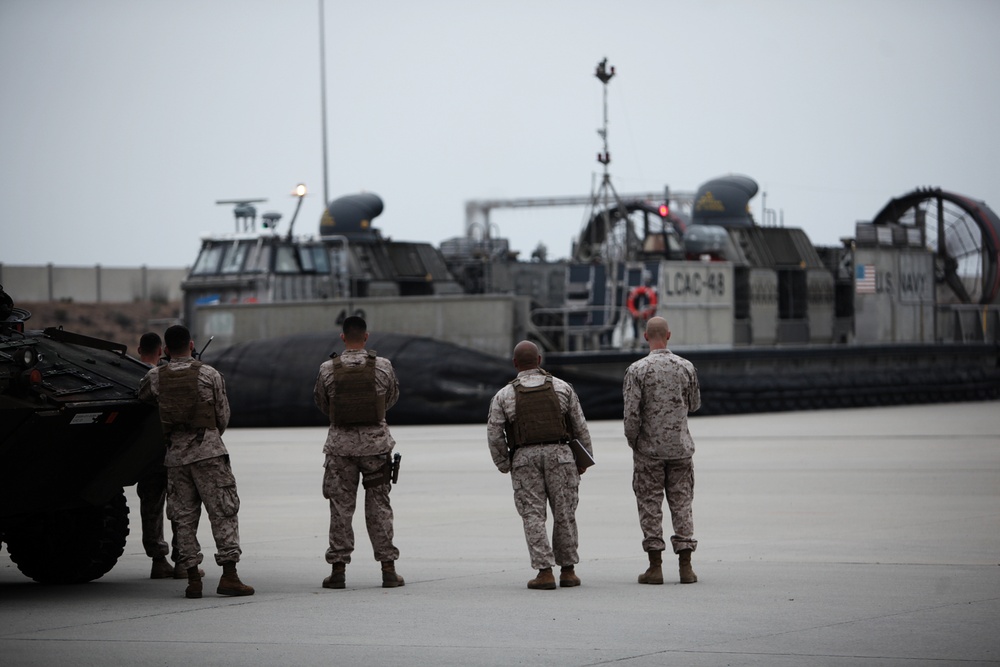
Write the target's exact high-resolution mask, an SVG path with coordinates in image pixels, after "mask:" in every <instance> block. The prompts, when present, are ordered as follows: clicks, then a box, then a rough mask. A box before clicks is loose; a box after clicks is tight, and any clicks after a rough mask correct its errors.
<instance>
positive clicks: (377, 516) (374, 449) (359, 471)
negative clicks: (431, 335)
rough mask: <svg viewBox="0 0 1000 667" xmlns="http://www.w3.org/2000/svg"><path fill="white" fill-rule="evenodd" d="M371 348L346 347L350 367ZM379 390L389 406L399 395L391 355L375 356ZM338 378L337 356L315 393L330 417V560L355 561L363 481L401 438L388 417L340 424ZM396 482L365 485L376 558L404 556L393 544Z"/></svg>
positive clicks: (326, 482)
mask: <svg viewBox="0 0 1000 667" xmlns="http://www.w3.org/2000/svg"><path fill="white" fill-rule="evenodd" d="M367 358H368V351H367V350H364V349H360V350H345V351H344V352H343V354H341V355H339V359H340V360H341V361H342V362H343V364H344V366H347V367H356V366H360V365H362V364H364V363H365V362H366V361H367ZM375 385H376V392H377V393H378V394H379V395H381V396H384V399H385V409H386V410H388V409H389V408H391V407H392V406H393V405H394V404H395V403H396V400H397V399H398V398H399V382H398V380H397V379H396V372H395V371H394V370H393V368H392V363H391V362H390V361H389V360H388V359H386V358H385V357H377V358H376V359H375ZM335 396H336V382H335V380H334V360H332V359H331V360H330V361H325V362H323V364H322V365H320V367H319V373H318V375H317V377H316V386H315V388H314V390H313V398H314V400H315V401H316V406H317V407H318V408H319V409H320V410H321V411H322V412H323V414H325V415H326V416H328V417H329V418H330V430H329V431H328V432H327V436H326V444H325V445H324V446H323V453H324V454H326V461H325V463H324V468H325V472H324V474H323V497H324V498H327V499H328V500H329V501H330V547H329V548H328V549H327V550H326V562H327V563H331V564H333V563H350V562H351V553H352V552H353V551H354V529H353V526H352V521H353V519H354V509H355V506H356V504H357V497H358V482H359V480H360V479H361V477H362V476H364V475H365V474H368V473H372V472H375V471H377V470H379V469H380V468H382V466H384V465H385V464H386V463H387V461H388V455H389V453H390V452H392V449H393V447H395V445H396V442H395V441H394V440H393V439H392V435H391V434H390V433H389V426H388V425H387V424H386V422H385V419H384V418H382V419H381V420H380V421H379V423H377V424H364V425H351V426H338V425H336V424H335V423H334V420H335V419H336V410H335V409H334V405H335V403H334V401H335ZM391 487H392V485H391V484H388V483H386V484H377V485H374V486H370V487H369V488H366V489H365V524H366V526H367V528H368V537H369V538H370V539H371V543H372V549H373V550H374V552H375V560H377V561H380V562H383V563H384V562H387V561H395V560H398V559H399V549H397V548H396V547H395V546H394V545H393V543H392V537H393V528H392V518H393V517H392V506H391V505H390V504H389V490H390V489H391Z"/></svg>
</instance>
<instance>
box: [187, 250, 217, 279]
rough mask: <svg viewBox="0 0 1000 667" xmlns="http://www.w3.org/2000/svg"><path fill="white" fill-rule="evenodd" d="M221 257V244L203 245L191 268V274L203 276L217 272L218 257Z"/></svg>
mask: <svg viewBox="0 0 1000 667" xmlns="http://www.w3.org/2000/svg"><path fill="white" fill-rule="evenodd" d="M221 257H222V246H218V245H212V246H205V247H203V248H202V249H201V253H199V254H198V259H197V260H196V261H195V263H194V268H193V269H191V275H193V276H204V275H208V274H211V273H218V271H219V259H220V258H221Z"/></svg>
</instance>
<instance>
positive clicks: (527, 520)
mask: <svg viewBox="0 0 1000 667" xmlns="http://www.w3.org/2000/svg"><path fill="white" fill-rule="evenodd" d="M510 480H511V484H512V485H513V486H514V506H515V507H516V508H517V513H518V514H520V515H521V521H522V522H523V523H524V538H525V540H526V541H527V542H528V555H529V556H530V557H531V567H532V568H534V569H536V570H541V569H544V568H547V567H552V566H553V565H575V564H576V563H578V562H579V561H580V558H579V556H578V555H577V551H576V549H577V543H578V535H577V528H576V506H577V505H578V504H579V502H580V473H579V472H577V469H576V462H575V461H574V460H573V452H572V451H571V450H570V448H569V445H529V446H527V447H519V448H518V449H517V450H515V451H514V460H513V461H512V463H511V469H510ZM546 504H548V505H549V506H550V507H551V508H552V521H553V526H552V543H551V545H550V544H549V537H548V534H547V532H546V529H545V520H546V513H545V506H546Z"/></svg>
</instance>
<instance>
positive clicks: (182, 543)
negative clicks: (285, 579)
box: [139, 356, 242, 569]
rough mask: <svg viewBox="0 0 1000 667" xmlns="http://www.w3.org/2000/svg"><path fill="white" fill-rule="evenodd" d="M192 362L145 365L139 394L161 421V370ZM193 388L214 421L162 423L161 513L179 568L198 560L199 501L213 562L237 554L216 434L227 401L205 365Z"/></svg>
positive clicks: (226, 470)
mask: <svg viewBox="0 0 1000 667" xmlns="http://www.w3.org/2000/svg"><path fill="white" fill-rule="evenodd" d="M195 363H196V362H195V360H194V359H193V358H192V357H190V356H188V357H177V358H174V359H171V360H170V363H169V364H167V365H165V366H157V367H156V368H153V369H152V370H150V371H149V372H148V373H147V374H146V376H145V377H144V378H143V379H142V382H141V383H140V384H139V398H141V399H142V400H144V401H148V402H155V403H159V404H160V417H161V420H163V418H164V413H165V408H167V405H166V402H167V401H161V398H163V396H162V394H161V391H160V389H161V377H162V374H163V373H164V372H182V371H189V369H191V367H192V365H193V364H195ZM197 363H199V364H200V362H197ZM165 369H167V370H166V371H165ZM197 392H198V397H197V403H198V404H199V405H202V406H207V407H203V408H202V409H203V410H205V411H208V412H210V413H211V417H212V421H214V424H215V426H214V427H197V428H192V427H190V426H189V427H184V426H180V425H177V424H174V425H173V426H171V427H167V426H165V430H166V431H168V435H167V454H166V457H165V458H164V460H163V463H164V465H165V466H166V467H167V518H168V519H170V520H171V521H173V522H174V524H173V525H174V530H175V533H174V535H175V537H176V538H177V550H178V556H177V562H178V563H179V564H180V566H181V567H182V568H184V569H188V568H191V567H195V566H197V565H198V564H200V563H201V562H202V559H203V556H202V553H201V545H200V544H199V543H198V523H199V521H200V520H201V506H202V504H204V505H205V511H206V512H207V513H208V518H209V521H211V523H212V535H213V537H214V538H215V548H216V554H215V562H216V563H217V564H218V565H222V564H224V563H237V562H239V560H240V554H241V553H242V551H241V549H240V529H239V520H238V518H237V513H238V512H239V508H240V498H239V495H238V494H237V492H236V478H235V477H234V476H233V471H232V468H231V466H230V464H229V453H228V452H227V451H226V446H225V444H223V442H222V433H223V432H224V431H225V430H226V426H228V425H229V400H228V398H227V397H226V386H225V382H224V380H223V378H222V375H221V374H220V373H219V372H218V371H217V370H215V369H214V368H212V367H211V366H207V365H205V364H201V365H200V366H199V367H198V368H197ZM167 399H168V400H170V397H167Z"/></svg>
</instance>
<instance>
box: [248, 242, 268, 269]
mask: <svg viewBox="0 0 1000 667" xmlns="http://www.w3.org/2000/svg"><path fill="white" fill-rule="evenodd" d="M270 265H271V246H269V245H262V244H261V243H260V241H258V242H257V245H256V246H255V247H254V252H253V253H251V255H250V259H248V260H247V268H246V270H247V272H252V273H264V272H266V271H267V270H268V269H269V267H270Z"/></svg>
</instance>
